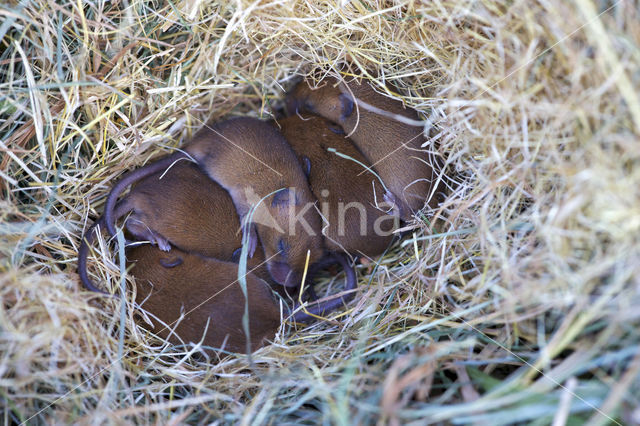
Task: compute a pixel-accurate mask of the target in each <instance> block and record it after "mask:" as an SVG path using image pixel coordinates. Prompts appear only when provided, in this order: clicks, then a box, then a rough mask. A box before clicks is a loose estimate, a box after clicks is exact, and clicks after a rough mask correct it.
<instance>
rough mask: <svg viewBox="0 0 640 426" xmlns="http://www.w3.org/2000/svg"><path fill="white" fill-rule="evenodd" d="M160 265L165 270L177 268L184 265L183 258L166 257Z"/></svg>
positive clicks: (161, 260)
mask: <svg viewBox="0 0 640 426" xmlns="http://www.w3.org/2000/svg"><path fill="white" fill-rule="evenodd" d="M160 264H161V265H162V266H164V267H165V268H175V267H176V266H180V265H182V258H181V257H180V256H172V257H165V258H162V259H160Z"/></svg>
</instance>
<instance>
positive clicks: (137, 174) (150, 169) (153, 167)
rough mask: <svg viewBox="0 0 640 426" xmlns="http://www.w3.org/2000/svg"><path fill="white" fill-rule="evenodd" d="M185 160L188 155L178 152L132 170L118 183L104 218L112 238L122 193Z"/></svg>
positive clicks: (110, 197) (112, 190) (110, 193)
mask: <svg viewBox="0 0 640 426" xmlns="http://www.w3.org/2000/svg"><path fill="white" fill-rule="evenodd" d="M184 158H187V159H188V158H189V157H188V156H187V154H185V153H183V152H176V153H173V154H171V155H169V156H167V157H164V158H162V159H160V160H157V161H154V162H153V163H151V164H147V165H146V166H144V167H141V168H139V169H136V170H132V171H130V172H128V173H125V174H124V176H123V177H122V179H120V181H118V183H116V184H115V185H114V186H113V188H112V189H111V191H110V192H109V195H108V196H107V202H106V204H105V208H104V216H103V217H104V222H105V225H106V227H107V231H108V232H109V235H111V236H112V237H113V236H115V235H116V225H115V223H116V220H117V219H118V217H117V213H116V210H117V209H116V203H117V201H118V198H119V197H120V195H122V193H123V192H124V191H125V190H126V189H127V188H128V187H129V186H130V185H132V184H134V183H136V182H138V181H139V180H141V179H144V178H146V177H147V176H150V175H152V174H155V173H158V172H162V171H164V170H166V169H168V168H169V167H170V166H171V165H172V164H173V163H175V162H176V161H178V160H181V159H184Z"/></svg>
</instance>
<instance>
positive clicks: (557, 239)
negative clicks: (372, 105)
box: [0, 0, 640, 424]
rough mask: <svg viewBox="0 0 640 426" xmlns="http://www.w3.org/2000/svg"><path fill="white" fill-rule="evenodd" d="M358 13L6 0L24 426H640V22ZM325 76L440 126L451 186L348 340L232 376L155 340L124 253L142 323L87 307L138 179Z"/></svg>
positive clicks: (314, 331) (364, 276)
mask: <svg viewBox="0 0 640 426" xmlns="http://www.w3.org/2000/svg"><path fill="white" fill-rule="evenodd" d="M344 3H345V4H343V5H332V4H326V3H315V2H303V1H301V2H296V3H284V4H281V3H280V2H269V1H266V2H261V3H249V2H242V1H238V2H233V3H230V4H222V5H220V4H218V3H214V2H211V1H208V0H207V1H176V2H167V3H166V4H165V5H162V6H158V5H157V3H155V2H138V1H134V2H127V1H120V2H118V1H116V2H102V1H95V2H79V1H78V2H72V1H62V2H58V1H53V0H40V1H25V2H21V3H17V2H13V3H11V4H9V5H7V4H5V5H2V6H0V16H2V20H1V21H0V46H1V47H0V72H1V74H0V79H1V80H0V117H1V118H0V141H2V142H1V143H0V149H2V153H3V154H2V160H1V162H0V179H1V181H2V190H3V191H4V192H3V200H2V204H1V210H0V212H1V217H2V221H1V225H0V235H1V236H0V253H2V257H1V258H0V259H1V262H2V274H1V275H0V295H1V298H2V303H1V304H0V401H1V403H0V407H1V408H0V409H1V414H2V419H3V420H4V421H5V422H11V421H18V422H22V421H27V420H29V421H30V422H38V423H44V422H46V423H50V422H56V423H62V422H64V423H67V422H88V421H94V420H95V421H97V422H115V423H120V422H122V421H123V420H124V421H126V422H139V423H154V422H162V423H165V422H169V421H173V422H192V423H195V422H202V423H204V422H211V421H216V420H217V421H220V422H224V423H235V422H239V421H242V422H244V423H256V424H259V423H267V422H270V423H275V422H277V423H282V422H290V423H293V422H295V423H311V422H313V423H320V422H323V423H337V424H344V423H352V422H355V423H365V422H366V423H368V422H370V421H372V420H376V419H377V420H380V421H383V422H390V423H392V424H397V423H400V422H403V423H404V422H416V423H420V424H424V423H425V422H426V421H428V422H460V423H471V422H485V423H487V424H504V423H513V422H532V423H534V424H539V423H549V422H551V421H556V422H558V423H557V424H563V423H564V422H571V423H577V422H583V421H585V420H591V421H592V422H593V424H601V423H603V422H615V423H631V422H636V423H637V422H640V411H639V410H638V408H637V407H638V405H639V402H640V401H639V399H638V395H640V382H639V380H638V372H639V371H640V345H639V343H640V331H639V330H640V327H639V325H640V318H639V316H640V315H639V314H638V312H640V311H639V310H638V308H637V307H638V306H639V305H640V280H639V279H638V276H640V219H639V218H640V189H639V188H640V167H639V166H640V149H638V138H639V137H640V102H639V99H638V93H640V71H639V69H640V68H639V63H640V54H639V53H638V52H639V51H640V50H639V46H640V24H639V22H640V19H639V18H640V8H639V6H638V4H637V3H634V2H631V1H627V0H622V1H616V2H604V3H600V2H598V3H593V2H592V0H576V1H575V2H564V1H552V2H540V3H533V2H526V1H516V2H495V3H491V2H465V1H444V2H425V4H419V2H407V3H406V4H405V3H393V2H364V1H354V2H349V3H347V2H344ZM318 69H320V70H322V71H321V72H319V73H318V72H316V73H315V74H313V77H314V78H316V79H321V78H322V77H323V76H324V75H339V74H343V75H351V74H365V75H366V76H367V77H368V78H369V79H370V80H371V81H372V83H373V84H374V85H376V87H377V88H378V89H379V90H380V91H381V92H384V93H386V94H387V95H388V96H393V97H396V98H401V99H403V100H404V101H405V102H406V103H407V104H408V105H411V106H413V107H415V108H417V109H419V110H420V111H422V112H424V113H425V118H426V119H428V120H427V121H426V122H427V123H428V126H429V127H431V130H432V132H433V134H434V135H436V136H435V138H434V142H435V144H434V145H430V146H429V147H428V149H431V150H432V151H434V152H438V153H439V155H441V156H442V158H443V159H445V160H446V162H447V167H448V173H449V178H448V181H447V183H448V185H449V186H450V188H451V191H450V194H449V196H448V198H447V200H446V202H445V204H444V205H443V206H442V208H441V209H440V210H438V211H436V212H425V215H424V216H423V217H422V219H418V220H416V221H415V222H414V223H413V224H411V225H410V226H409V228H410V230H412V231H413V232H415V235H416V236H415V238H411V237H410V236H409V237H407V238H406V239H405V241H403V242H401V243H400V244H397V245H395V246H394V247H393V248H392V249H391V250H390V251H389V252H388V253H387V254H385V256H383V257H382V258H381V259H379V260H378V259H374V260H373V262H372V263H371V265H369V266H368V267H365V266H363V267H361V269H360V271H359V274H360V277H361V280H360V293H359V296H360V297H359V299H357V302H354V303H352V304H351V305H350V310H349V311H348V312H346V313H345V314H344V315H343V316H342V317H341V318H340V320H339V321H336V322H329V323H317V324H313V325H311V326H309V327H307V328H298V329H290V328H287V327H283V329H282V330H281V332H280V333H279V334H278V336H277V337H276V339H275V343H274V344H273V345H271V346H269V347H266V348H263V349H261V350H260V351H259V352H257V353H256V354H255V355H254V356H253V359H252V363H251V364H249V363H248V361H247V358H246V357H243V356H226V355H224V354H221V355H220V358H219V359H212V360H206V359H204V358H203V357H202V356H198V355H194V352H197V348H193V347H184V348H179V347H171V346H168V345H166V344H165V343H164V342H162V341H160V340H158V339H156V338H154V337H153V336H150V335H149V333H148V332H146V331H145V330H144V329H143V328H140V327H139V326H137V325H136V324H135V323H134V321H133V318H134V312H135V310H134V307H133V305H132V303H131V300H133V299H132V298H133V291H134V288H135V287H134V286H133V282H128V283H125V282H124V281H122V282H121V278H122V274H121V272H120V268H121V265H120V263H119V260H118V256H116V254H115V251H114V247H115V245H114V244H113V243H112V242H110V241H105V240H101V241H99V243H98V244H96V252H95V257H92V259H91V263H92V265H94V266H93V267H92V270H91V272H90V273H91V274H92V275H93V277H94V279H95V280H97V281H98V280H100V281H101V282H107V283H109V284H110V285H111V286H112V287H113V288H114V289H117V288H118V287H119V286H121V285H125V284H126V285H127V288H128V290H127V291H128V293H127V294H128V299H127V303H126V306H124V308H125V309H121V302H119V301H113V300H107V299H105V298H103V297H101V296H99V295H96V294H91V293H87V292H85V291H83V290H82V289H81V287H80V285H79V281H78V278H77V275H76V273H75V263H76V251H77V248H78V244H79V241H80V236H81V235H82V233H83V232H84V231H85V230H86V229H87V227H88V225H90V224H91V223H92V221H93V220H94V219H95V218H96V217H97V215H98V214H99V213H101V212H102V208H103V204H104V200H105V194H106V192H107V191H108V189H109V186H110V185H111V184H112V183H113V182H114V180H115V179H117V177H118V176H119V175H120V174H121V173H123V172H124V171H125V170H128V169H131V168H133V167H138V166H140V165H142V164H144V163H145V162H147V161H148V160H149V159H150V158H153V157H155V156H157V155H160V154H161V153H165V152H168V151H169V150H170V149H171V148H173V147H176V146H179V145H180V144H181V143H182V142H183V141H185V140H187V139H188V138H189V136H190V135H191V134H193V132H194V131H195V130H197V129H198V128H199V127H200V126H201V125H202V122H203V121H207V120H217V119H220V118H222V117H227V116H231V115H245V114H248V115H252V116H257V117H261V118H269V117H271V116H272V115H275V114H277V113H278V109H279V108H280V107H281V105H282V103H281V100H282V96H283V93H284V91H285V90H286V89H288V88H289V87H291V84H292V82H293V79H294V77H295V76H301V75H302V76H304V75H310V74H311V73H313V72H314V70H318ZM384 83H390V84H389V85H388V86H387V87H385V86H384ZM390 87H395V88H397V90H396V89H393V88H391V89H390ZM409 235H411V232H410V233H409Z"/></svg>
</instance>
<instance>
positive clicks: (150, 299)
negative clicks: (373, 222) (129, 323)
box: [128, 245, 356, 352]
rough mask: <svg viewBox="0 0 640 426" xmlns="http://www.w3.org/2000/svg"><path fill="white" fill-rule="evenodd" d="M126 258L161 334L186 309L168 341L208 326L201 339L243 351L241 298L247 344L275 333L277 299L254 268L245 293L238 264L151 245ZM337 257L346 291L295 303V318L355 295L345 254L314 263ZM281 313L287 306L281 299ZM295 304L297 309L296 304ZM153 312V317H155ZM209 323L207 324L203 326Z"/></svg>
mask: <svg viewBox="0 0 640 426" xmlns="http://www.w3.org/2000/svg"><path fill="white" fill-rule="evenodd" d="M128 258H129V259H130V260H131V261H133V262H135V265H134V266H133V268H132V269H131V273H132V275H133V276H134V277H136V286H137V295H136V301H137V302H138V303H139V304H140V305H141V306H142V307H143V308H144V309H145V310H146V311H147V312H149V313H151V314H152V316H151V318H152V322H153V329H154V331H155V332H156V333H158V334H159V335H160V336H162V337H167V336H168V335H169V328H173V325H174V323H175V322H176V320H178V319H179V318H180V317H181V314H182V313H184V317H183V318H182V319H181V321H180V322H179V323H178V325H177V326H176V327H175V332H176V334H177V336H175V335H171V336H169V340H170V341H172V342H175V343H177V342H179V341H180V340H182V341H184V342H198V341H200V340H201V339H202V336H203V334H204V332H205V329H206V334H205V337H204V340H203V343H204V345H206V346H209V347H212V348H218V349H219V348H223V347H224V348H225V349H227V350H230V351H233V352H244V351H246V349H247V345H246V342H247V339H246V334H245V330H244V329H243V326H242V317H243V315H244V313H245V302H246V303H247V304H248V306H247V309H248V310H247V312H248V315H249V336H250V339H249V340H250V342H251V350H255V349H257V348H259V347H260V346H262V345H263V344H264V342H265V340H267V339H271V338H273V336H274V334H275V333H276V331H277V329H278V327H279V326H280V319H281V316H280V304H279V303H278V302H277V301H276V299H275V298H274V294H273V293H272V291H271V289H270V288H269V286H268V284H267V283H266V282H264V281H263V280H261V279H259V278H258V277H256V276H255V275H253V274H252V273H247V274H246V276H245V278H246V284H247V287H246V294H247V297H246V298H245V295H244V293H243V291H242V289H241V286H240V281H239V278H238V265H236V264H235V263H230V262H223V261H220V260H216V259H211V258H204V257H202V256H198V255H196V254H191V253H185V252H181V251H180V250H178V249H173V250H171V252H168V253H167V252H163V251H160V250H158V249H157V248H155V247H152V246H150V245H144V246H138V247H135V248H133V249H132V250H130V252H129V253H128ZM333 261H337V262H338V263H340V264H341V265H342V266H343V267H344V268H345V273H346V284H345V290H346V291H349V290H351V292H350V293H347V294H346V295H344V296H342V297H338V298H333V299H331V300H327V301H324V302H319V303H315V304H312V305H309V306H307V307H305V309H304V310H303V309H299V310H297V312H296V313H295V314H293V315H292V316H291V319H292V320H293V321H296V322H308V321H312V320H314V319H316V318H317V317H318V316H322V315H326V314H327V313H329V312H331V311H333V310H335V309H337V308H339V307H341V306H343V304H344V303H345V302H347V301H348V300H350V299H351V298H353V294H354V292H353V290H354V289H355V286H356V277H355V273H354V271H353V269H352V268H350V267H348V266H349V265H348V262H347V261H346V259H345V258H344V256H340V255H335V256H330V257H325V258H323V259H322V260H321V261H320V262H318V263H316V264H314V268H312V270H311V273H312V274H313V273H314V272H315V270H316V269H317V268H320V267H323V266H326V264H328V263H330V262H333ZM282 307H283V310H284V311H283V315H284V317H288V316H289V309H288V308H287V306H286V305H284V304H283V305H282ZM294 309H297V307H296V308H294ZM154 317H157V318H154ZM207 325H208V327H207Z"/></svg>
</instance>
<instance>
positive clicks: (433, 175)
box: [287, 78, 438, 220]
mask: <svg viewBox="0 0 640 426" xmlns="http://www.w3.org/2000/svg"><path fill="white" fill-rule="evenodd" d="M371 107H373V108H371ZM372 109H373V110H375V112H374V111H373V110H372ZM287 110H288V113H289V114H292V115H293V114H295V113H296V112H297V111H298V112H302V111H308V112H311V113H314V114H318V115H320V116H322V117H324V118H327V119H329V120H332V121H334V122H336V123H338V124H340V125H341V126H342V127H343V129H344V131H345V133H346V134H347V135H349V137H350V138H351V139H352V140H353V143H354V144H355V145H356V146H357V147H358V149H359V150H360V151H361V152H362V153H363V154H364V156H365V157H366V158H367V159H368V160H369V162H370V163H369V164H371V165H372V166H373V168H374V169H375V170H376V171H377V172H378V173H379V175H380V177H381V178H382V181H383V182H384V183H385V185H386V186H387V188H388V190H389V192H387V193H386V194H385V196H386V199H387V200H388V201H389V202H395V203H397V204H398V207H399V214H400V217H401V218H402V219H404V220H408V219H410V218H411V216H412V214H413V212H416V211H418V210H420V209H421V208H422V207H423V206H424V203H425V200H427V199H428V201H429V204H430V205H433V204H435V200H436V197H435V196H433V195H432V194H431V192H432V189H433V185H434V184H435V182H436V180H437V177H438V171H437V170H434V169H433V168H432V166H431V165H430V164H431V163H432V162H429V161H428V160H427V156H426V154H425V153H424V151H421V147H420V146H421V145H422V144H423V142H424V136H423V134H422V130H423V128H422V127H421V126H413V125H410V124H406V123H403V122H402V121H399V120H398V119H396V118H394V117H393V116H400V117H405V118H408V119H410V120H415V121H418V120H420V118H419V116H418V114H417V112H416V111H415V110H413V109H410V108H405V107H404V106H403V104H402V102H400V101H397V100H393V99H390V98H388V97H386V96H383V95H381V94H379V93H377V92H376V91H375V90H373V88H372V87H371V85H369V83H367V82H360V81H357V80H355V79H354V80H352V81H350V82H348V83H345V82H340V83H338V81H337V80H336V79H333V78H330V79H329V80H328V81H327V84H325V86H323V87H320V88H318V89H313V88H311V87H309V85H308V84H307V83H306V82H304V81H303V82H300V83H299V84H298V85H296V86H295V87H294V89H293V90H292V91H291V93H290V94H289V95H288V96H287ZM380 112H383V113H386V114H380ZM389 115H391V116H389Z"/></svg>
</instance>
